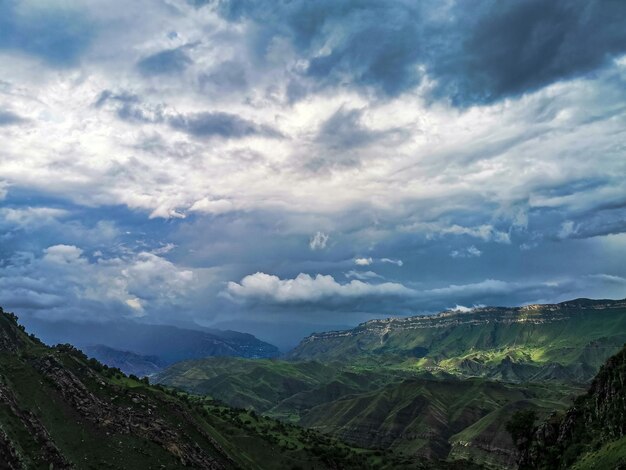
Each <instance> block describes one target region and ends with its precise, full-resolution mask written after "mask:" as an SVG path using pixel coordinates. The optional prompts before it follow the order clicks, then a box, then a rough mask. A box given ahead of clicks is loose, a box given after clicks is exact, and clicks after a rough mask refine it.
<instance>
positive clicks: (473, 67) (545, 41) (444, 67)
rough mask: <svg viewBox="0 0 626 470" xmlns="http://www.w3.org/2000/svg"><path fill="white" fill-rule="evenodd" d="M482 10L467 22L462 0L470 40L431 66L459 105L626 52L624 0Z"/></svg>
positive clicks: (560, 0)
mask: <svg viewBox="0 0 626 470" xmlns="http://www.w3.org/2000/svg"><path fill="white" fill-rule="evenodd" d="M476 11H477V12H478V15H477V18H475V19H473V20H472V19H470V20H469V21H468V20H467V18H466V15H467V13H468V12H467V4H463V3H461V2H459V3H458V4H457V5H456V8H455V16H456V19H457V21H459V22H461V21H463V22H464V23H465V24H467V25H468V27H466V28H465V29H466V30H465V31H463V26H460V24H457V27H459V26H460V29H461V31H462V34H463V36H464V40H463V41H460V42H459V45H460V46H461V47H459V49H458V52H457V53H456V54H455V56H454V57H450V59H453V60H445V59H444V60H441V61H439V62H438V63H435V64H434V66H433V67H432V73H433V76H434V77H436V79H437V80H438V82H439V86H440V90H439V93H440V94H447V95H449V96H451V99H452V101H453V102H455V103H457V104H461V105H468V104H474V103H485V102H493V101H495V100H499V99H502V98H504V97H507V96H516V95H520V94H523V93H526V92H529V91H533V90H536V89H538V88H540V87H542V86H545V85H548V84H550V83H554V82H556V81H559V80H566V79H570V78H572V77H576V76H579V75H583V74H586V73H588V72H590V71H592V70H595V69H597V68H598V67H602V66H603V65H606V64H607V63H608V62H609V60H610V59H611V58H612V57H618V56H619V55H621V54H623V53H624V52H626V32H625V30H624V23H623V18H624V15H625V14H626V5H624V3H622V2H602V1H598V0H593V1H584V0H579V1H574V2H572V1H566V0H557V1H553V2H550V3H549V4H546V3H545V2H543V1H540V0H532V1H526V2H509V3H507V4H506V5H503V7H502V8H497V9H494V8H492V7H490V6H489V4H484V5H483V6H481V7H479V8H477V9H476ZM470 15H471V13H470ZM470 18H471V16H470ZM448 45H449V43H448ZM452 50H454V47H452ZM444 54H445V52H444Z"/></svg>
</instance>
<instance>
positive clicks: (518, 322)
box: [154, 299, 626, 468]
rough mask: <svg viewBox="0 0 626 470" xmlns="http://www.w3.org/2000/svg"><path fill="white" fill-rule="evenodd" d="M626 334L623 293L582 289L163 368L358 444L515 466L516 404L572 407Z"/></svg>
mask: <svg viewBox="0 0 626 470" xmlns="http://www.w3.org/2000/svg"><path fill="white" fill-rule="evenodd" d="M624 342H626V302H625V301H612V300H588V299H578V300H574V301H570V302H564V303H561V304H551V305H531V306H526V307H520V308H497V307H485V308H479V309H474V310H473V311H471V312H466V313H460V312H443V313H441V314H439V315H435V316H431V317H424V316H418V317H411V318H404V319H387V320H373V321H369V322H366V323H364V324H362V325H359V326H358V327H357V328H354V329H352V330H345V331H339V332H329V333H319V334H314V335H312V336H310V337H308V338H306V339H305V340H303V341H302V342H301V344H300V345H299V346H298V347H297V348H296V349H294V350H293V351H291V352H290V353H288V354H287V355H286V356H285V357H284V358H283V359H281V360H277V359H272V360H254V361H250V360H246V359H239V358H205V359H200V360H193V361H184V362H180V363H177V364H174V365H172V366H170V367H168V368H167V369H165V370H164V371H161V372H159V373H158V374H156V375H155V376H154V380H156V381H158V382H160V383H163V384H166V385H168V386H173V387H178V388H180V389H183V390H187V391H189V392H192V393H196V394H201V395H206V396H211V397H214V398H216V399H219V400H222V401H224V402H226V403H228V404H230V405H232V406H238V407H245V408H252V409H254V410H256V411H257V412H261V413H264V414H266V415H268V416H271V417H274V418H278V419H281V420H283V421H286V422H291V423H297V424H299V425H302V426H305V427H307V428H309V429H314V430H317V431H321V432H323V433H326V434H328V435H332V436H334V437H337V438H340V439H342V440H344V441H346V442H349V443H351V444H352V445H356V446H365V447H372V446H373V447H382V448H390V449H393V450H395V451H398V452H404V453H407V454H409V455H414V456H420V457H427V458H445V459H448V460H450V461H454V460H456V459H465V460H469V459H471V460H473V461H474V462H478V463H481V464H483V465H486V466H488V467H490V468H511V467H512V466H514V465H515V460H516V450H515V446H514V443H513V441H512V439H511V437H510V436H509V433H508V432H507V431H506V429H505V424H506V423H507V421H508V420H509V419H510V418H511V416H513V415H514V413H515V412H517V411H518V410H524V409H532V410H534V411H535V412H536V413H537V414H538V416H539V417H540V418H545V417H548V416H549V415H550V414H551V413H552V412H553V411H555V410H557V411H558V410H564V409H566V408H567V407H568V406H569V405H570V403H571V399H572V397H574V396H576V395H578V394H579V393H581V392H582V391H583V390H584V388H585V387H586V384H587V383H588V382H589V381H591V380H592V378H593V377H594V375H595V374H596V373H597V371H598V370H599V368H600V367H601V365H602V364H603V363H604V361H605V360H606V359H607V358H608V357H609V356H610V355H611V354H613V353H615V352H616V351H617V350H619V348H620V347H621V346H622V345H623V344H624Z"/></svg>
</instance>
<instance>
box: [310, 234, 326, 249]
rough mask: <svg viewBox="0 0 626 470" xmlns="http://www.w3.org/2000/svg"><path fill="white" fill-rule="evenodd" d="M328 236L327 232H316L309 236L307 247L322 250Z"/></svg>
mask: <svg viewBox="0 0 626 470" xmlns="http://www.w3.org/2000/svg"><path fill="white" fill-rule="evenodd" d="M329 238H330V236H329V235H328V234H326V233H324V232H317V233H316V234H315V235H313V236H312V237H311V240H310V241H309V248H311V250H323V249H325V248H326V244H327V243H328V239H329Z"/></svg>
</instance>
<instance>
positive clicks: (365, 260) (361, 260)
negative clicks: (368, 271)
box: [354, 258, 374, 266]
mask: <svg viewBox="0 0 626 470" xmlns="http://www.w3.org/2000/svg"><path fill="white" fill-rule="evenodd" d="M373 262H374V260H373V259H372V258H356V259H355V260H354V264H356V265H357V266H369V265H370V264H372V263H373Z"/></svg>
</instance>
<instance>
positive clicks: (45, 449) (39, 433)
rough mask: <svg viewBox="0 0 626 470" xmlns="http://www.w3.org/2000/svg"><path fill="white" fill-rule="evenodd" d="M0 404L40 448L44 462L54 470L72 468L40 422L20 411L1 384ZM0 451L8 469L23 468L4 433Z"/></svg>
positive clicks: (1, 438) (0, 441) (12, 397)
mask: <svg viewBox="0 0 626 470" xmlns="http://www.w3.org/2000/svg"><path fill="white" fill-rule="evenodd" d="M0 404H2V405H5V406H7V407H8V409H9V411H10V412H11V414H12V415H13V416H14V417H15V418H17V419H18V420H19V421H20V423H21V424H22V426H23V427H24V429H26V431H27V432H28V434H29V435H30V436H31V438H32V439H34V440H35V441H36V442H37V444H38V445H40V446H41V451H40V456H41V459H42V460H43V461H44V462H46V463H49V464H50V465H53V466H54V468H56V469H61V470H63V469H70V468H72V465H71V464H70V463H69V462H68V461H67V460H66V459H65V457H63V455H62V454H61V452H60V451H59V449H58V448H57V446H56V444H55V443H54V441H53V440H52V438H51V437H50V434H49V433H48V431H47V430H46V428H45V426H44V425H43V424H42V423H41V421H40V420H39V419H38V418H37V417H36V416H35V415H34V414H33V413H32V412H30V411H26V410H23V409H21V408H20V406H19V405H18V402H17V399H16V397H15V396H14V395H13V393H12V392H11V390H10V389H9V388H7V387H5V386H3V385H2V384H0ZM0 449H1V450H0V456H6V459H7V462H8V464H7V465H9V468H11V469H13V468H16V469H21V468H23V465H22V463H21V461H20V459H19V455H18V453H17V450H16V449H15V447H14V446H13V444H12V443H11V441H10V439H9V437H8V436H7V435H6V434H5V433H4V432H0Z"/></svg>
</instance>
